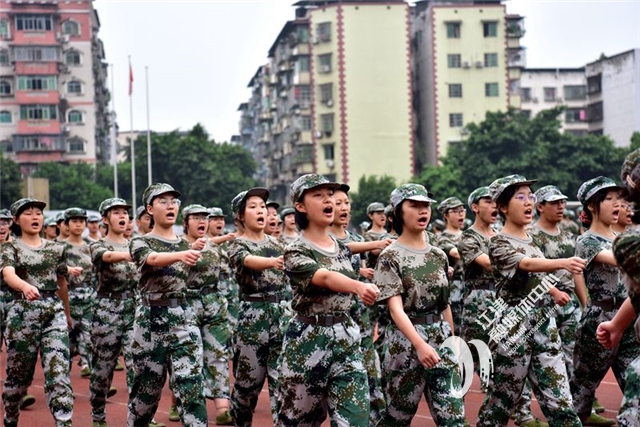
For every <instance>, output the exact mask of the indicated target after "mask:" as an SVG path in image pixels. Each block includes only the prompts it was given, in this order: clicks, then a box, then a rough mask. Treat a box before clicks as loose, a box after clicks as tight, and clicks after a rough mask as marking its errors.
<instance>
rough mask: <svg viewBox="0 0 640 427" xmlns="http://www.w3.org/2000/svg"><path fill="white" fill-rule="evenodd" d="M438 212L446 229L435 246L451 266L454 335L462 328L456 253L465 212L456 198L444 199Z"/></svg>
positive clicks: (461, 287) (461, 275) (460, 277)
mask: <svg viewBox="0 0 640 427" xmlns="http://www.w3.org/2000/svg"><path fill="white" fill-rule="evenodd" d="M438 212H440V215H442V216H443V217H444V219H445V221H446V223H447V227H446V228H445V229H444V231H443V232H442V233H441V234H440V235H439V236H438V242H437V246H438V247H439V248H440V249H442V250H443V251H444V253H445V254H447V258H448V259H449V265H451V266H453V276H451V280H450V286H451V293H450V294H449V304H450V305H449V308H451V314H452V315H453V325H454V328H455V331H454V332H455V333H458V334H459V333H460V328H461V327H462V293H463V292H464V271H463V269H462V261H461V260H460V254H459V253H458V248H457V245H458V240H459V239H460V236H461V235H462V226H463V225H464V218H465V216H466V215H467V211H466V209H465V208H464V206H463V205H462V202H461V201H460V199H458V198H457V197H449V198H448V199H444V200H443V201H442V202H441V203H440V205H438Z"/></svg>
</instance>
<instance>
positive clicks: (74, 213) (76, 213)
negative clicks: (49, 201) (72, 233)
mask: <svg viewBox="0 0 640 427" xmlns="http://www.w3.org/2000/svg"><path fill="white" fill-rule="evenodd" d="M71 218H84V219H87V211H85V210H84V209H82V208H68V209H65V210H64V220H65V221H67V220H70V219H71Z"/></svg>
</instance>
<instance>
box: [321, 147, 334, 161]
mask: <svg viewBox="0 0 640 427" xmlns="http://www.w3.org/2000/svg"><path fill="white" fill-rule="evenodd" d="M322 149H323V151H324V159H325V160H333V159H334V158H335V145H334V144H325V145H323V146H322Z"/></svg>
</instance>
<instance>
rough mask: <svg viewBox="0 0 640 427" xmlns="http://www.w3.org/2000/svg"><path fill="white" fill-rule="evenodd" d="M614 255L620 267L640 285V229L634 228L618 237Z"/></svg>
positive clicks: (614, 246)
mask: <svg viewBox="0 0 640 427" xmlns="http://www.w3.org/2000/svg"><path fill="white" fill-rule="evenodd" d="M613 254H614V256H615V257H616V262H617V264H618V267H619V268H620V269H621V270H622V271H623V272H624V273H625V274H626V275H627V276H629V278H631V280H633V281H634V282H636V283H639V284H640V262H638V261H640V228H639V227H632V228H630V229H629V230H627V231H625V232H624V233H622V234H620V235H619V236H618V237H616V239H615V240H614V242H613Z"/></svg>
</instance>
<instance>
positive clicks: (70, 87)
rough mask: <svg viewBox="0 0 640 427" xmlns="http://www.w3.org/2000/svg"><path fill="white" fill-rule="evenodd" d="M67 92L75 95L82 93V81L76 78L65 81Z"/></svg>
mask: <svg viewBox="0 0 640 427" xmlns="http://www.w3.org/2000/svg"><path fill="white" fill-rule="evenodd" d="M67 93H72V94H75V95H80V94H82V83H80V81H78V80H71V81H70V82H69V83H67Z"/></svg>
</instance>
